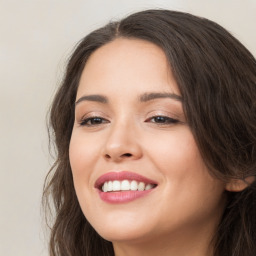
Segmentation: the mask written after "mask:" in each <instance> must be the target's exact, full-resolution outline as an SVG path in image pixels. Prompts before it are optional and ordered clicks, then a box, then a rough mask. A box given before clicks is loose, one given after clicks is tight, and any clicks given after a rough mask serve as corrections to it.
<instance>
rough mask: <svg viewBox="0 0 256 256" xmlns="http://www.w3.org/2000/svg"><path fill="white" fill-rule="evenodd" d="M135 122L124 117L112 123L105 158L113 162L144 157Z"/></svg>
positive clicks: (106, 143)
mask: <svg viewBox="0 0 256 256" xmlns="http://www.w3.org/2000/svg"><path fill="white" fill-rule="evenodd" d="M136 131H137V128H136V125H135V122H134V120H131V118H127V117H125V116H124V115H123V116H121V118H119V119H118V120H116V121H115V122H113V123H111V125H110V127H109V133H108V136H107V138H106V142H105V149H104V157H105V158H107V159H111V160H113V161H122V160H124V159H138V158H140V157H141V155H142V151H141V147H140V145H139V141H138V140H137V136H136Z"/></svg>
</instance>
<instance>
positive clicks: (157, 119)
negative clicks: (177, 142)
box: [146, 116, 179, 124]
mask: <svg viewBox="0 0 256 256" xmlns="http://www.w3.org/2000/svg"><path fill="white" fill-rule="evenodd" d="M146 121H147V122H151V123H157V124H175V123H178V122H179V121H178V120H177V119H173V118H171V117H168V116H153V117H151V118H149V119H147V120H146Z"/></svg>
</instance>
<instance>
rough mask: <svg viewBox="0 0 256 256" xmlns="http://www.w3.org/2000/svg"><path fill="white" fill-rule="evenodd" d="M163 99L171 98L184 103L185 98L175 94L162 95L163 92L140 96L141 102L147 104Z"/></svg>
mask: <svg viewBox="0 0 256 256" xmlns="http://www.w3.org/2000/svg"><path fill="white" fill-rule="evenodd" d="M161 98H170V99H174V100H177V101H180V102H183V98H182V97H181V96H180V95H177V94H175V93H161V92H152V93H144V94H142V95H141V96H140V98H139V99H140V101H141V102H147V101H150V100H155V99H161Z"/></svg>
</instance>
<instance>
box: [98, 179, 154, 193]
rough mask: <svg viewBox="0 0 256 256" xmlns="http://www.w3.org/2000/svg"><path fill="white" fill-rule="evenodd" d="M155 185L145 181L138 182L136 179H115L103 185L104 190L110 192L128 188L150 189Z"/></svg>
mask: <svg viewBox="0 0 256 256" xmlns="http://www.w3.org/2000/svg"><path fill="white" fill-rule="evenodd" d="M153 187H154V185H153V184H145V183H144V182H138V181H136V180H132V181H129V180H123V181H119V180H114V181H106V182H105V183H104V184H103V185H102V191H103V192H110V191H127V190H133V191H135V190H138V191H143V190H149V189H152V188H153Z"/></svg>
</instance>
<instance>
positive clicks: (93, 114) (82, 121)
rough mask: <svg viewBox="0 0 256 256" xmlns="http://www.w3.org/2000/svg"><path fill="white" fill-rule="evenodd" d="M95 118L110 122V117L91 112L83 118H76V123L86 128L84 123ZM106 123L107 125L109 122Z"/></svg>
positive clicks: (98, 112)
mask: <svg viewBox="0 0 256 256" xmlns="http://www.w3.org/2000/svg"><path fill="white" fill-rule="evenodd" d="M93 118H99V119H102V120H104V121H108V119H109V118H108V116H107V115H106V114H104V113H102V112H101V111H91V112H88V113H86V114H84V115H82V116H81V117H79V116H78V117H77V118H76V122H77V123H78V124H79V125H81V126H85V125H83V124H82V123H84V122H85V121H86V120H90V119H93ZM108 122H109V121H108ZM104 123H107V122H104ZM92 126H93V125H92Z"/></svg>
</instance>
